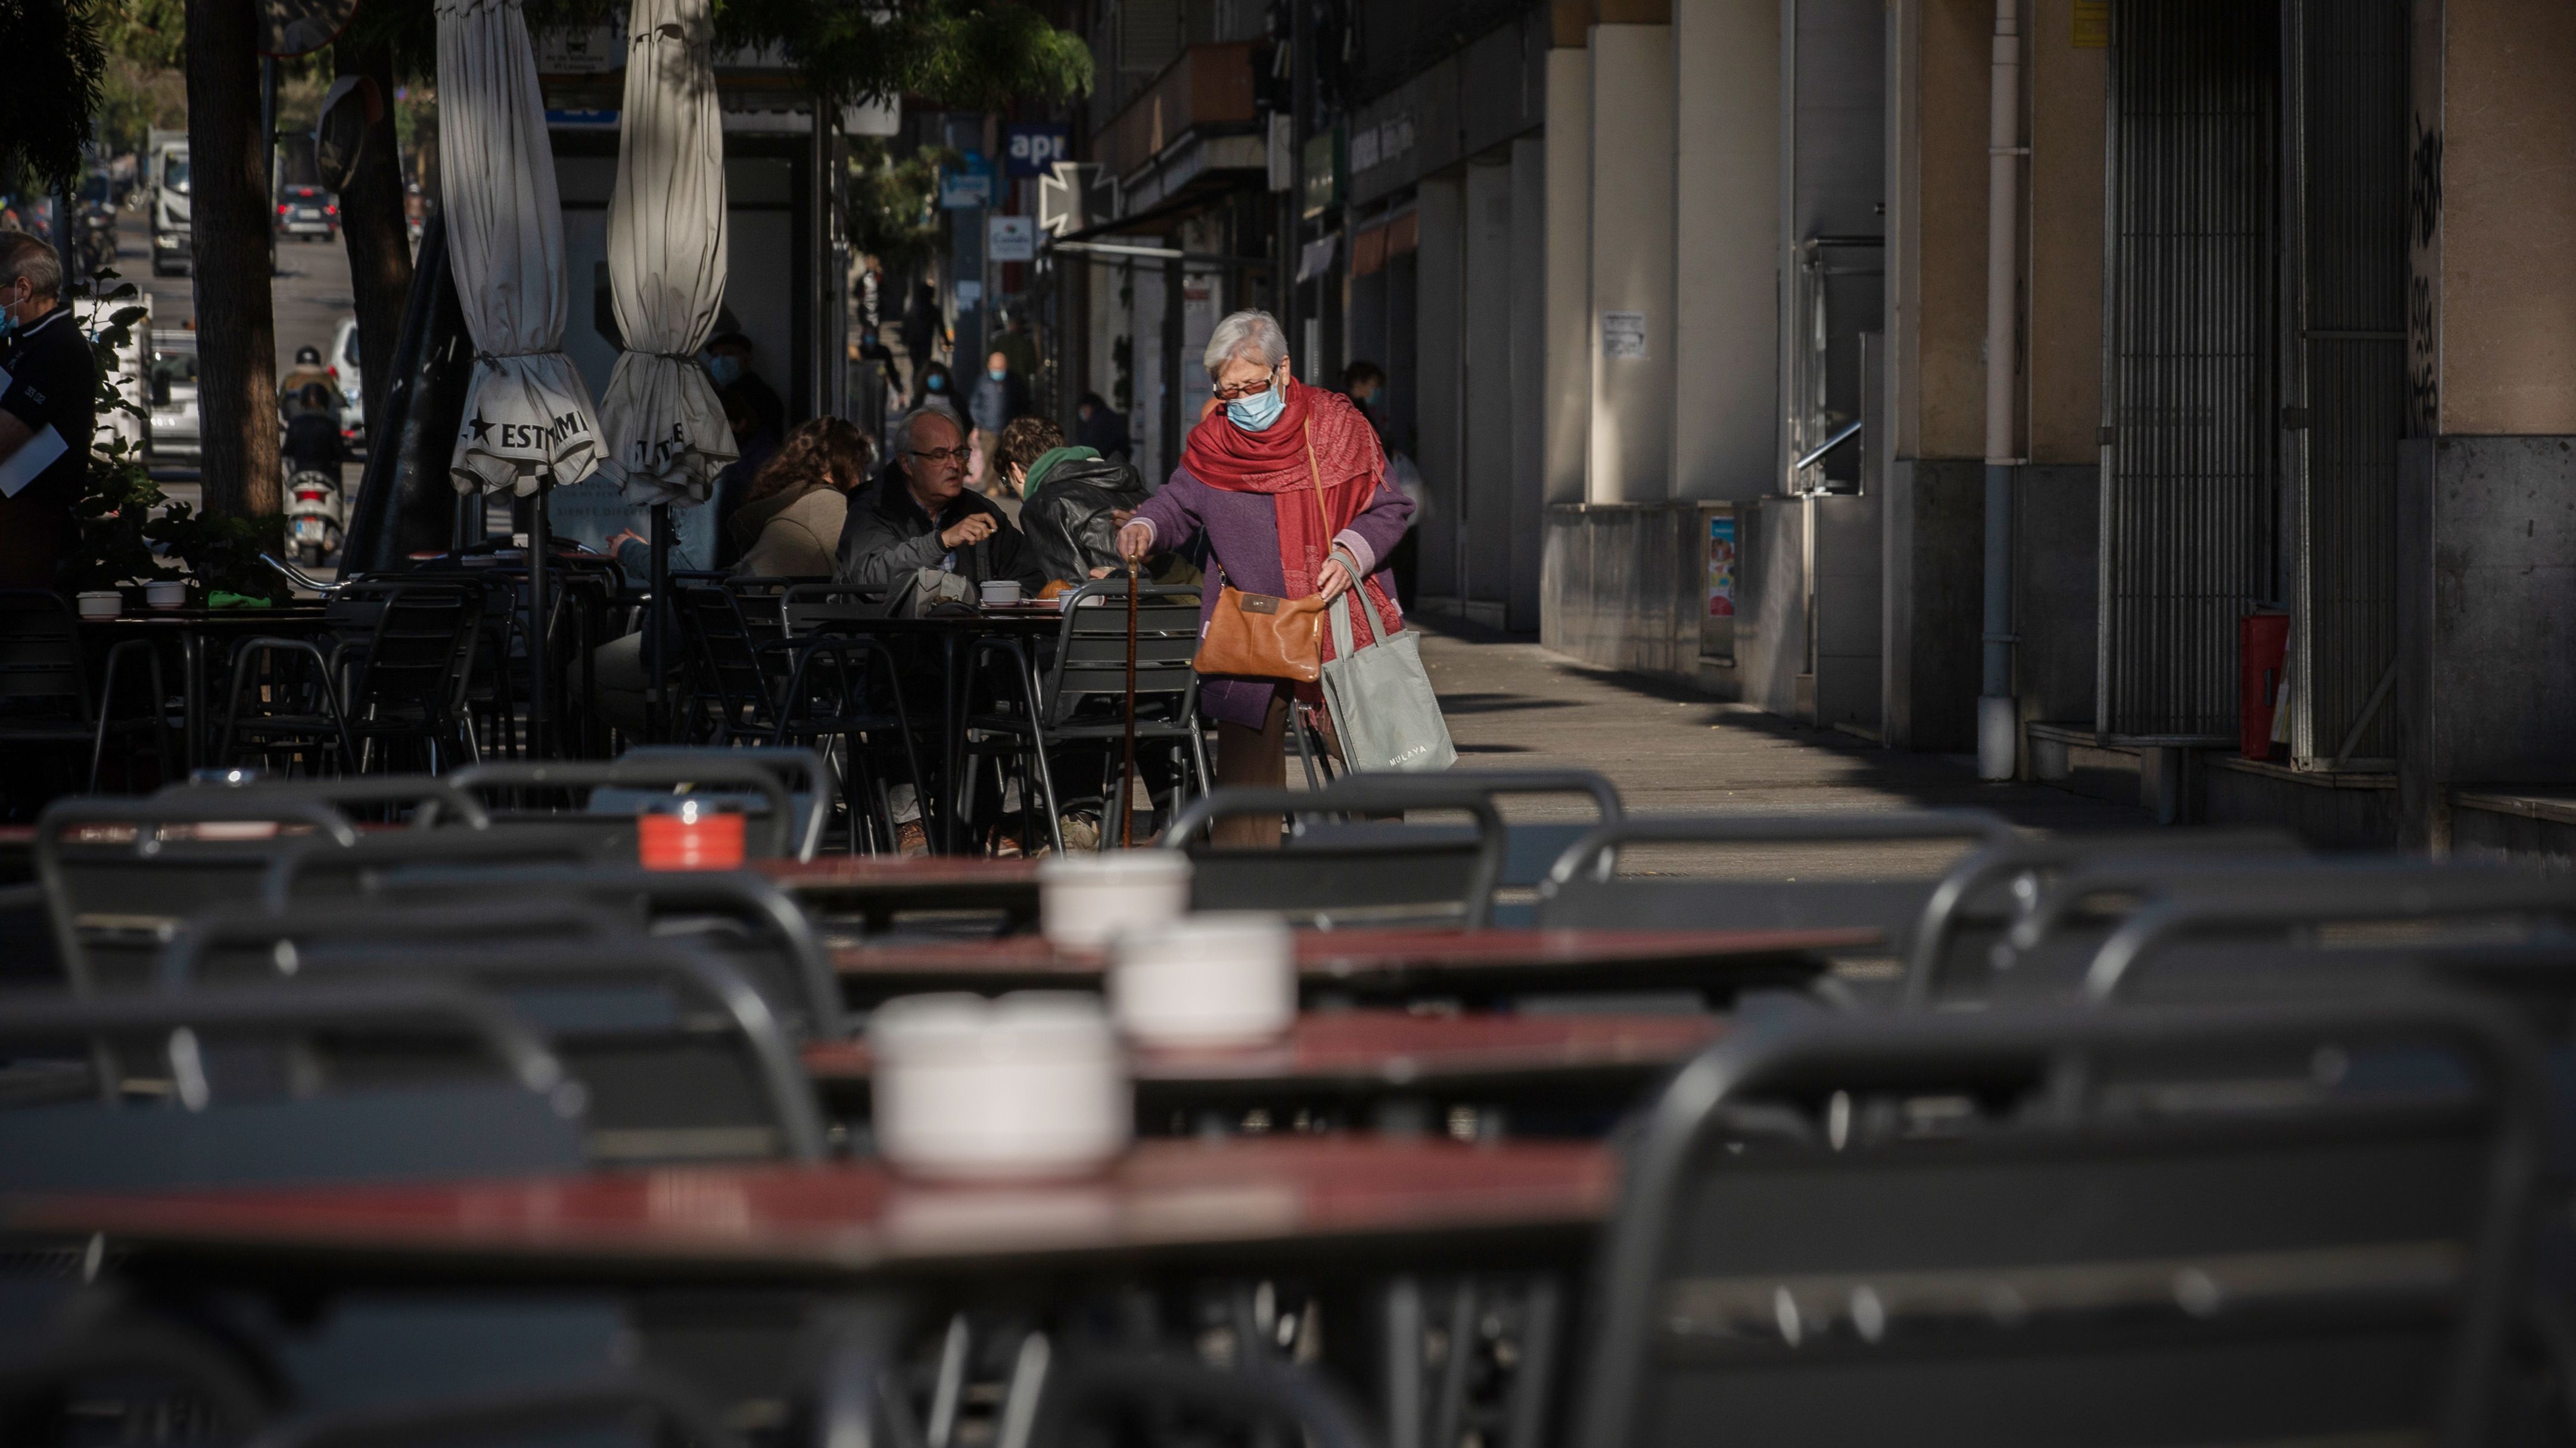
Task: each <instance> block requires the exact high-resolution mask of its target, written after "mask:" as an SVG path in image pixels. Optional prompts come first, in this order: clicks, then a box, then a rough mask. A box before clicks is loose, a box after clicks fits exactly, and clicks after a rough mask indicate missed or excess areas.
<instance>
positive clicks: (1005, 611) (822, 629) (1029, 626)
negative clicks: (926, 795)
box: [797, 599, 1064, 853]
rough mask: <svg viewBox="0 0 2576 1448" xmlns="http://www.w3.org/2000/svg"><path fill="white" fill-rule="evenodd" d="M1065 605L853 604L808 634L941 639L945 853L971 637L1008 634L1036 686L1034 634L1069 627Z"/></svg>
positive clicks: (955, 809)
mask: <svg viewBox="0 0 2576 1448" xmlns="http://www.w3.org/2000/svg"><path fill="white" fill-rule="evenodd" d="M1063 625H1064V611H1063V610H1062V609H1060V608H1058V607H1057V606H1056V604H1055V602H1054V600H1052V599H1049V600H1046V601H1044V602H1040V601H1038V600H1035V599H1031V600H1027V601H1024V602H1021V603H1002V604H992V603H979V604H976V605H975V606H974V607H973V608H972V610H969V609H966V608H963V607H948V608H943V609H941V610H940V611H938V612H934V613H929V614H925V615H923V616H922V617H920V618H870V617H866V616H864V615H862V614H860V613H859V612H858V611H856V610H851V611H849V612H848V613H847V614H844V615H836V616H833V617H830V618H827V619H824V620H822V621H820V622H818V623H815V624H814V625H813V626H811V627H809V629H808V630H807V631H806V633H805V634H802V635H797V637H808V636H812V635H815V634H853V635H858V636H861V637H867V638H881V639H885V640H888V641H892V640H898V639H914V640H922V641H936V642H937V643H938V645H939V648H940V651H941V661H942V665H943V667H942V669H941V672H940V685H941V687H940V691H939V738H940V752H941V764H942V767H943V768H944V769H945V770H946V778H945V780H944V783H945V785H946V787H947V790H948V792H949V794H950V796H951V797H950V798H949V799H947V800H945V801H943V802H942V806H941V809H940V812H939V819H938V822H937V823H938V829H937V832H936V835H935V838H936V839H937V840H938V841H939V848H940V850H941V851H942V852H943V853H953V852H955V850H956V849H957V838H956V825H957V817H958V815H959V814H960V813H961V812H962V809H961V805H960V803H959V801H957V800H956V799H955V798H954V795H955V792H956V789H957V785H958V778H959V775H960V774H961V773H962V765H961V761H962V759H963V758H964V749H963V741H964V734H965V719H966V714H967V711H968V709H969V708H970V707H971V705H972V701H970V700H968V699H967V698H966V669H965V668H964V667H963V664H962V662H961V660H962V656H963V654H964V651H965V648H966V645H967V643H968V642H969V641H970V640H973V639H977V638H983V637H987V636H991V635H996V634H998V635H1001V636H1002V637H1004V638H1006V639H1008V640H1009V641H1010V645H1011V652H1012V654H1013V656H1014V658H1015V659H1016V661H1017V662H1018V664H1019V667H1020V668H1021V669H1022V670H1024V671H1028V672H1029V675H1030V679H1029V688H1030V691H1031V692H1032V693H1035V692H1036V689H1037V680H1036V675H1035V669H1036V659H1035V656H1034V655H1032V654H1031V653H1030V652H1029V649H1028V645H1029V643H1030V642H1031V641H1033V640H1039V639H1050V638H1054V637H1055V636H1056V635H1057V634H1058V633H1059V632H1060V631H1061V630H1062V628H1063Z"/></svg>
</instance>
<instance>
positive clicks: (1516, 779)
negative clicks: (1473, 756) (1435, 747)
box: [1315, 769, 1627, 889]
mask: <svg viewBox="0 0 2576 1448" xmlns="http://www.w3.org/2000/svg"><path fill="white" fill-rule="evenodd" d="M1417 777H1418V776H1415V775H1410V774H1396V773H1384V772H1377V771H1368V770H1362V771H1357V772H1354V773H1350V774H1345V775H1343V776H1342V777H1341V778H1339V779H1337V780H1335V781H1333V788H1334V790H1335V791H1336V792H1339V793H1345V794H1365V793H1367V792H1368V791H1370V790H1373V789H1375V788H1377V787H1378V786H1379V785H1380V784H1381V783H1384V784H1387V785H1389V786H1392V787H1395V788H1402V787H1403V784H1404V782H1405V781H1407V780H1411V779H1414V778H1417ZM1439 779H1440V781H1441V783H1442V784H1443V785H1445V786H1453V787H1459V788H1466V789H1473V790H1476V791H1478V792H1479V793H1481V794H1483V795H1484V796H1485V797H1486V798H1487V799H1490V800H1492V801H1494V803H1495V807H1496V808H1497V809H1499V808H1500V807H1501V804H1502V801H1504V800H1506V799H1513V798H1524V797H1528V796H1532V795H1582V796H1584V797H1585V798H1587V799H1588V800H1589V801H1590V802H1591V804H1592V808H1593V812H1594V818H1593V819H1590V820H1523V821H1517V822H1516V821H1512V820H1508V819H1507V820H1505V821H1504V822H1503V833H1504V836H1505V846H1504V852H1503V874H1502V879H1501V881H1500V882H1499V883H1500V884H1501V886H1502V887H1503V888H1505V889H1528V888H1533V887H1535V886H1537V885H1538V883H1539V882H1540V881H1542V880H1545V879H1546V878H1547V872H1548V870H1549V869H1550V868H1551V867H1553V866H1554V865H1555V864H1556V862H1557V859H1558V857H1560V856H1562V855H1563V854H1564V853H1565V852H1566V851H1567V850H1569V849H1571V848H1573V847H1574V845H1575V843H1576V842H1577V841H1579V840H1581V839H1582V838H1583V837H1584V836H1585V835H1587V834H1590V833H1591V832H1592V831H1593V830H1594V829H1596V828H1598V827H1599V826H1601V825H1606V824H1616V823H1618V822H1619V821H1620V820H1622V819H1625V818H1626V817H1627V812H1626V810H1625V809H1624V808H1623V807H1622V805H1621V804H1620V800H1619V788H1618V786H1617V785H1614V784H1612V783H1611V782H1610V780H1609V778H1608V777H1607V776H1605V775H1601V774H1598V773H1595V772H1594V771H1592V770H1589V769H1444V770H1442V771H1441V772H1440V775H1439ZM1315 828H1316V830H1317V832H1318V833H1327V834H1328V833H1329V832H1330V830H1331V829H1333V828H1334V827H1331V826H1317V827H1315ZM1339 828H1342V829H1352V830H1372V829H1383V828H1386V826H1384V825H1381V824H1378V823H1374V822H1372V823H1366V824H1356V825H1346V826H1340V827H1339ZM1411 828H1415V829H1451V828H1455V827H1454V826H1446V825H1417V826H1411Z"/></svg>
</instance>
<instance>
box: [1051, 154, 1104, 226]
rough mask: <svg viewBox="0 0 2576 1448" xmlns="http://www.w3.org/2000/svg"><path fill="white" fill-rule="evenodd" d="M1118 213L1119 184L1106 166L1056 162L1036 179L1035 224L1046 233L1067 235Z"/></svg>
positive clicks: (1097, 223) (1079, 162)
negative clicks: (1036, 209)
mask: <svg viewBox="0 0 2576 1448" xmlns="http://www.w3.org/2000/svg"><path fill="white" fill-rule="evenodd" d="M1117 215H1118V183H1117V182H1116V181H1115V180H1112V179H1111V178H1110V176H1109V172H1108V168H1107V167H1104V166H1099V165H1094V164H1090V163H1087V162H1081V161H1058V162H1056V163H1055V167H1054V169H1053V170H1052V171H1050V172H1049V173H1048V174H1046V175H1044V176H1041V177H1039V178H1038V225H1039V226H1040V227H1041V228H1043V229H1044V230H1045V232H1046V234H1047V235H1049V236H1068V235H1071V234H1072V233H1074V232H1077V231H1081V230H1083V229H1085V228H1087V227H1093V226H1098V225H1099V224H1100V223H1102V222H1104V221H1111V220H1115V219H1116V218H1117Z"/></svg>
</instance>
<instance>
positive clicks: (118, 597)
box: [72, 588, 125, 618]
mask: <svg viewBox="0 0 2576 1448" xmlns="http://www.w3.org/2000/svg"><path fill="white" fill-rule="evenodd" d="M72 606H73V607H75V608H77V609H79V610H80V616H81V617H83V618H114V617H116V616H117V615H118V614H120V613H123V612H125V595H124V594H122V593H119V592H117V591H116V590H115V589H113V588H100V589H93V590H91V591H90V592H88V593H82V594H76V595H74V596H73V598H72Z"/></svg>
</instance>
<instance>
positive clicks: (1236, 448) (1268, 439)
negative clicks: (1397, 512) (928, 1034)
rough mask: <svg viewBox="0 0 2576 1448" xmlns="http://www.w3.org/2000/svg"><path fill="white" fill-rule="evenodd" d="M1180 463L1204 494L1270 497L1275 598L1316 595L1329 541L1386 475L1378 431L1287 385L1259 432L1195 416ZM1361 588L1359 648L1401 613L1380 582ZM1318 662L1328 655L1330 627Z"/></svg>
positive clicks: (1338, 402)
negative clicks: (1218, 491)
mask: <svg viewBox="0 0 2576 1448" xmlns="http://www.w3.org/2000/svg"><path fill="white" fill-rule="evenodd" d="M1310 440H1311V442H1312V445H1313V450H1312V461H1311V463H1310V462H1309V452H1308V444H1309V442H1310ZM1181 466H1182V467H1184V468H1186V469H1188V470H1189V474H1190V476H1191V477H1194V478H1196V479H1198V480H1199V481H1200V482H1203V483H1205V484H1207V485H1208V486H1209V487H1211V488H1223V489H1225V490H1226V491H1227V492H1229V493H1268V494H1269V495H1270V496H1271V502H1272V504H1273V506H1274V507H1275V508H1276V509H1277V510H1278V518H1279V572H1280V575H1281V578H1282V579H1283V583H1282V585H1281V591H1282V592H1283V593H1285V594H1286V595H1287V596H1288V597H1290V598H1305V597H1309V596H1311V595H1313V594H1314V593H1316V592H1317V591H1318V585H1317V584H1316V581H1315V580H1316V576H1317V575H1318V574H1320V573H1321V572H1322V571H1323V567H1324V562H1325V560H1326V559H1328V558H1330V557H1331V556H1332V552H1333V538H1334V536H1335V535H1336V534H1338V533H1340V532H1341V531H1342V530H1343V529H1345V528H1348V527H1349V526H1351V520H1352V519H1354V518H1356V517H1358V516H1359V515H1360V510H1361V509H1363V508H1366V507H1367V506H1368V505H1369V501H1370V500H1371V499H1373V498H1375V497H1376V496H1377V490H1378V484H1379V483H1380V482H1382V481H1384V479H1385V477H1386V454H1385V452H1384V451H1382V450H1381V449H1380V448H1379V447H1378V442H1377V432H1376V430H1375V429H1373V428H1371V427H1370V426H1369V424H1368V419H1367V418H1366V417H1364V416H1362V415H1361V414H1360V410H1359V409H1358V408H1356V407H1354V406H1352V405H1351V400H1350V399H1349V398H1347V397H1344V396H1343V395H1342V394H1340V393H1338V392H1327V391H1325V390H1324V389H1323V388H1320V387H1309V386H1307V385H1306V384H1305V383H1302V382H1298V381H1295V380H1293V379H1292V380H1290V381H1289V383H1288V400H1287V405H1286V406H1285V407H1283V408H1282V409H1281V410H1280V413H1279V420H1278V421H1276V422H1274V423H1272V424H1270V426H1268V427H1267V428H1264V429H1262V430H1261V431H1259V432H1246V431H1244V430H1243V429H1242V428H1239V427H1237V426H1235V425H1234V423H1233V422H1231V421H1229V420H1228V419H1227V417H1226V415H1225V409H1224V408H1223V407H1219V408H1216V409H1215V410H1213V411H1211V412H1209V413H1208V415H1207V416H1205V417H1202V418H1200V419H1199V424H1198V426H1196V427H1194V428H1191V429H1190V439H1189V445H1188V446H1187V447H1185V448H1183V449H1182V450H1181ZM1318 480H1320V482H1321V485H1322V489H1323V503H1324V505H1323V507H1322V508H1321V509H1320V510H1319V509H1317V508H1316V506H1315V496H1316V487H1317V483H1318ZM1360 589H1361V596H1362V597H1363V598H1365V599H1366V600H1367V602H1368V607H1366V608H1354V609H1353V610H1351V637H1352V641H1353V642H1354V643H1356V644H1357V645H1358V646H1359V647H1361V648H1366V647H1368V646H1369V645H1370V644H1372V643H1374V642H1376V641H1377V638H1378V636H1379V634H1380V632H1384V633H1388V634H1393V633H1400V632H1402V631H1403V629H1404V619H1403V616H1402V615H1400V614H1398V613H1397V612H1396V610H1395V603H1394V601H1393V600H1392V599H1389V598H1388V597H1387V596H1386V590H1385V589H1384V588H1382V587H1380V586H1379V585H1378V582H1377V580H1376V579H1374V578H1369V579H1363V580H1360ZM1324 657H1325V658H1328V659H1329V658H1331V657H1333V630H1332V627H1331V626H1330V625H1329V624H1327V625H1326V626H1325V629H1324Z"/></svg>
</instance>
